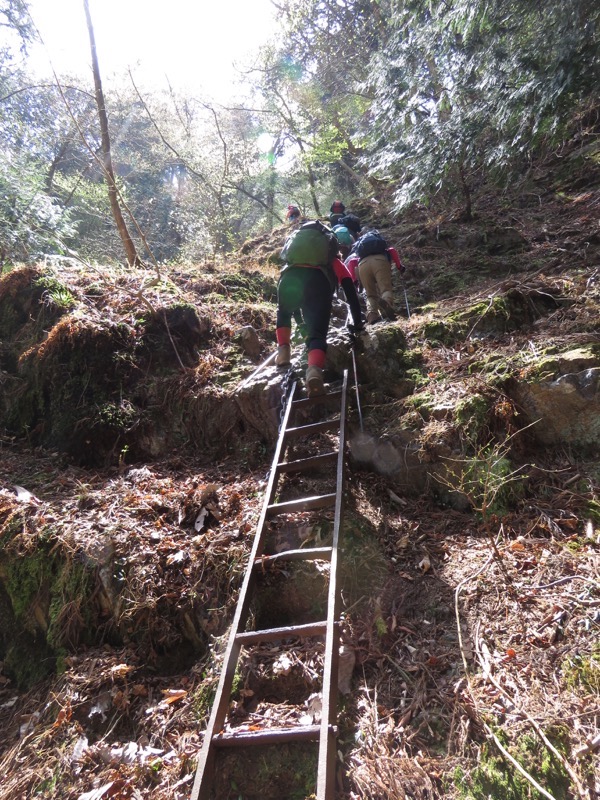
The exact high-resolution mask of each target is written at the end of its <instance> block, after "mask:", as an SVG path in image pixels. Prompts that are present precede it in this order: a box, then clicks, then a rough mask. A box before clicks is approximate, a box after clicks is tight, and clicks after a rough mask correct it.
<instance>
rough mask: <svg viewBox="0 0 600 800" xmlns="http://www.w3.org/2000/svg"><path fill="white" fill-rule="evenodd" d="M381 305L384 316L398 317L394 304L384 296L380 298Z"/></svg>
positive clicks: (388, 317) (389, 317)
mask: <svg viewBox="0 0 600 800" xmlns="http://www.w3.org/2000/svg"><path fill="white" fill-rule="evenodd" d="M379 307H380V308H381V310H382V311H383V316H384V317H385V318H386V319H389V320H394V319H396V311H395V309H394V306H393V305H392V304H391V303H389V302H388V301H387V300H384V299H383V297H380V298H379Z"/></svg>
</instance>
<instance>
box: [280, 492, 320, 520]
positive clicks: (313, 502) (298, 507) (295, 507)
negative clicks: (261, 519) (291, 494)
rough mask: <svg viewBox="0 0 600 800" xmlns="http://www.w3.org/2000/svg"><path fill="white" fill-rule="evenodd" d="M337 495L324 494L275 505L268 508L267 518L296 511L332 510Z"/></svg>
mask: <svg viewBox="0 0 600 800" xmlns="http://www.w3.org/2000/svg"><path fill="white" fill-rule="evenodd" d="M335 500H336V495H335V494H322V495H316V496H315V497H304V498H302V499H301V500H289V501H288V502H286V503H273V505H271V506H267V516H268V517H274V516H276V515H277V514H289V513H292V512H294V511H313V510H314V509H318V508H330V507H331V506H333V505H335Z"/></svg>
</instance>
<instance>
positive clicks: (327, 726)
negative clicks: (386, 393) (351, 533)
mask: <svg viewBox="0 0 600 800" xmlns="http://www.w3.org/2000/svg"><path fill="white" fill-rule="evenodd" d="M347 402H348V371H347V370H345V371H344V380H343V385H342V403H341V411H340V441H339V448H338V460H337V486H336V504H335V511H334V524H333V542H332V552H331V560H330V570H329V590H328V598H327V632H326V635H325V658H324V665H323V706H322V716H321V733H320V737H319V763H318V771H317V800H333V798H334V796H335V763H336V756H337V741H336V730H337V727H336V723H337V693H338V677H337V675H338V662H339V624H338V617H339V590H338V585H337V565H338V555H339V541H340V532H341V529H342V523H343V515H344V486H345V472H346V469H345V465H346V425H347V410H348V407H347Z"/></svg>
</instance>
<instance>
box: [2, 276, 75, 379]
mask: <svg viewBox="0 0 600 800" xmlns="http://www.w3.org/2000/svg"><path fill="white" fill-rule="evenodd" d="M75 304H76V300H75V297H74V295H73V294H72V292H71V291H70V289H69V288H68V287H66V286H65V285H64V284H62V283H61V282H60V281H58V280H57V278H56V277H55V276H54V275H52V274H51V273H49V272H47V271H44V270H43V269H41V268H38V267H23V268H20V269H14V270H12V271H11V272H9V273H7V274H6V275H3V276H2V277H1V278H0V339H1V340H2V342H3V350H4V351H5V353H6V354H8V353H9V352H10V353H12V354H13V358H12V360H11V361H10V362H7V361H6V357H7V356H6V355H5V357H4V359H3V361H4V363H5V364H8V365H9V366H12V365H13V364H14V363H15V357H18V356H19V355H20V354H21V353H22V352H23V351H24V350H27V349H28V348H29V347H31V346H33V345H34V344H35V343H36V342H39V341H41V340H42V339H43V338H44V336H45V335H46V333H45V332H46V331H47V330H48V329H50V328H51V327H52V325H54V323H55V322H57V320H59V319H60V318H61V317H62V316H63V315H64V314H66V313H67V311H68V310H70V309H71V308H72V307H73V306H74V305H75Z"/></svg>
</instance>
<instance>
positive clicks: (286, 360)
mask: <svg viewBox="0 0 600 800" xmlns="http://www.w3.org/2000/svg"><path fill="white" fill-rule="evenodd" d="M291 356H292V352H291V349H290V346H289V344H280V345H279V347H278V348H277V355H276V356H275V365H276V366H277V367H288V366H289V364H290V359H291Z"/></svg>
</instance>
